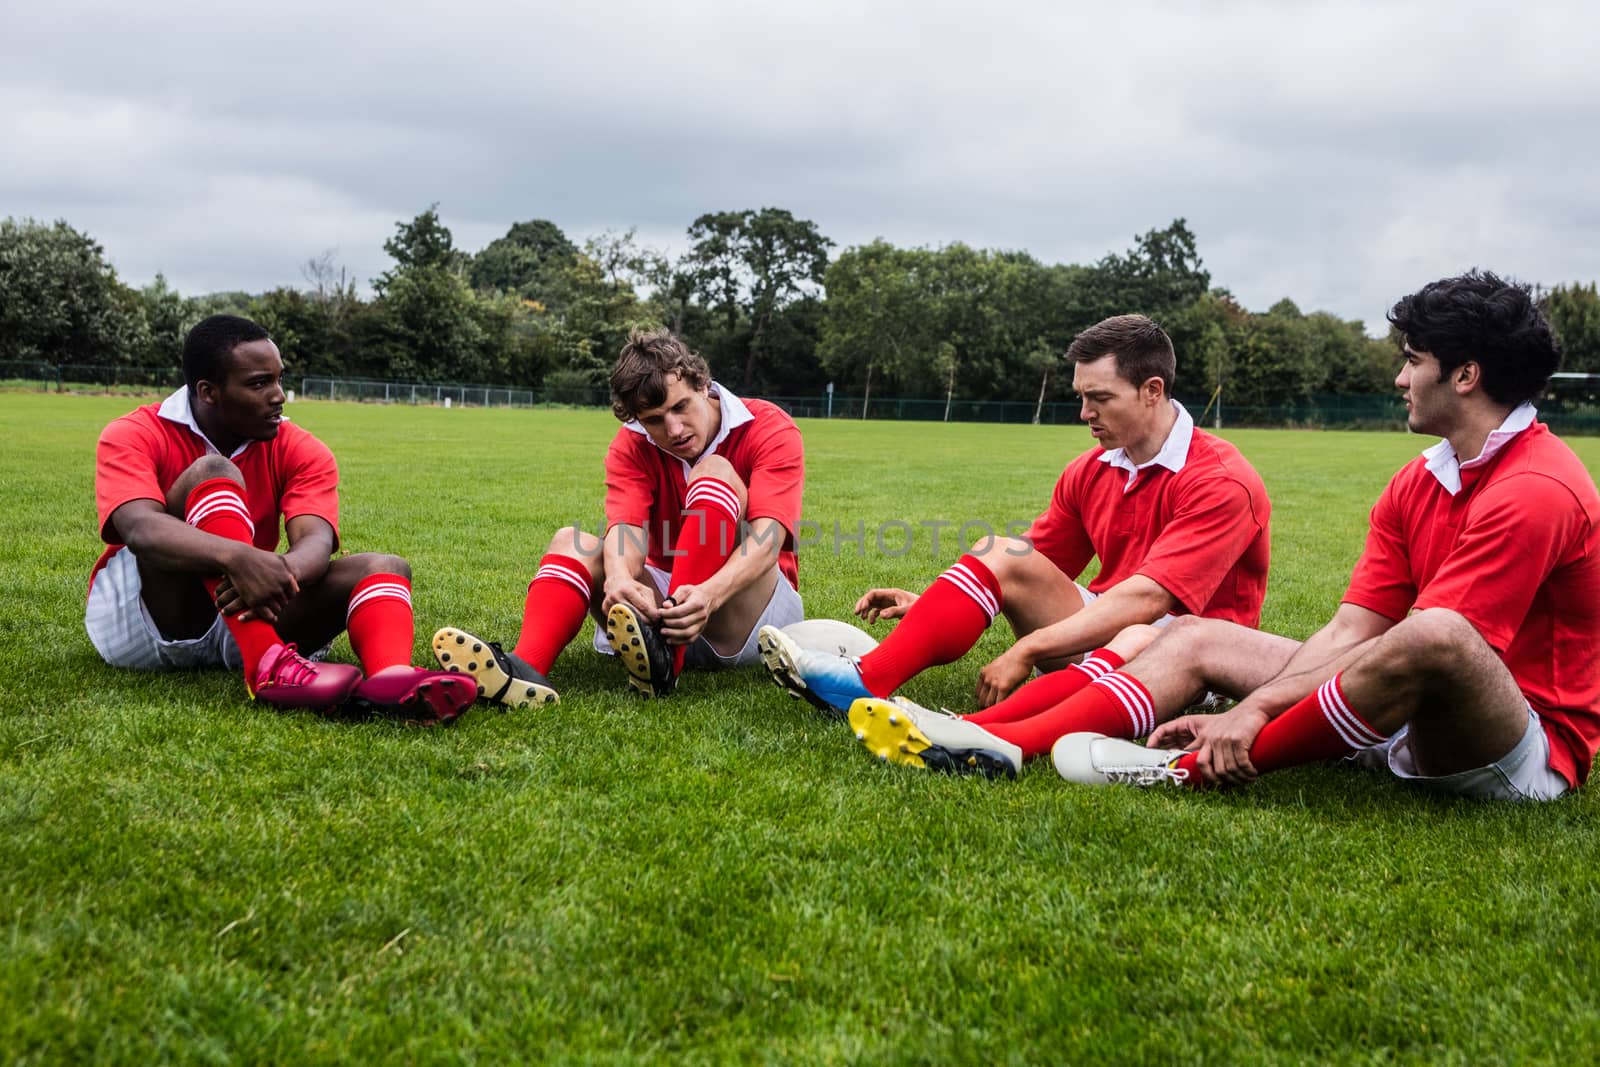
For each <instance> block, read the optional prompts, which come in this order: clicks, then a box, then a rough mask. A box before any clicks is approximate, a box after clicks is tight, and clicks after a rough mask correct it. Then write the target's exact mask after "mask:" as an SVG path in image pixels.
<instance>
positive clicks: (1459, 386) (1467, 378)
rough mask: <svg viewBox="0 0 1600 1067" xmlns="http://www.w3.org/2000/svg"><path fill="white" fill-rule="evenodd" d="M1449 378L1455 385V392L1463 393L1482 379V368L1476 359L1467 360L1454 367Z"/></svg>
mask: <svg viewBox="0 0 1600 1067" xmlns="http://www.w3.org/2000/svg"><path fill="white" fill-rule="evenodd" d="M1451 378H1452V381H1453V383H1454V385H1455V387H1456V392H1458V393H1465V392H1468V391H1469V390H1471V389H1472V388H1473V387H1474V386H1476V385H1477V384H1478V383H1479V382H1480V381H1481V380H1482V379H1483V368H1482V367H1480V366H1479V365H1478V364H1477V362H1476V361H1474V360H1468V361H1467V362H1465V363H1463V364H1461V366H1459V367H1457V368H1456V369H1455V373H1454V374H1453V375H1452V376H1451Z"/></svg>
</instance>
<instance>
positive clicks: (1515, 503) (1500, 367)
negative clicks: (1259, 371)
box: [1054, 272, 1600, 800]
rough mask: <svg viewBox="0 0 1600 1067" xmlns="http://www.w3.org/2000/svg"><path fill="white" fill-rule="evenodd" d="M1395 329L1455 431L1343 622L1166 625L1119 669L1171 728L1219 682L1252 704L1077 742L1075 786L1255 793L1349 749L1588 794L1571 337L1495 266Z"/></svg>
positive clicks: (1594, 552)
mask: <svg viewBox="0 0 1600 1067" xmlns="http://www.w3.org/2000/svg"><path fill="white" fill-rule="evenodd" d="M1389 321H1390V322H1392V323H1393V324H1394V325H1395V327H1396V328H1397V329H1398V330H1399V331H1400V332H1401V333H1402V334H1403V335H1404V336H1405V348H1404V353H1403V354H1404V357H1405V362H1404V363H1403V364H1402V365H1401V368H1400V373H1399V376H1398V377H1397V378H1396V379H1395V385H1396V386H1397V387H1398V388H1400V389H1401V390H1402V392H1403V393H1404V395H1405V401H1406V409H1407V412H1408V415H1407V424H1408V425H1409V426H1410V428H1411V429H1412V430H1413V431H1414V432H1416V433H1423V434H1430V435H1433V434H1437V435H1438V436H1439V437H1440V438H1442V440H1440V441H1439V442H1438V443H1437V444H1435V445H1433V446H1431V447H1429V448H1428V449H1426V450H1425V451H1424V452H1423V453H1422V455H1421V456H1420V457H1418V458H1417V459H1414V460H1412V461H1411V462H1410V463H1408V464H1407V465H1406V466H1405V467H1403V468H1401V470H1400V472H1399V473H1398V474H1396V475H1395V476H1394V478H1393V479H1391V480H1390V482H1389V485H1388V487H1387V488H1385V489H1384V491H1383V493H1382V495H1381V496H1379V498H1378V502H1377V504H1376V505H1374V506H1373V509H1372V515H1371V520H1370V526H1369V532H1368V534H1367V543H1366V550H1365V551H1364V552H1363V553H1362V556H1361V559H1360V561H1359V562H1358V563H1357V564H1356V568H1355V573H1354V575H1353V576H1352V577H1351V579H1350V585H1349V587H1348V589H1347V590H1346V591H1345V594H1344V601H1343V603H1341V604H1340V605H1339V608H1338V610H1337V611H1335V612H1334V615H1333V618H1332V620H1331V621H1330V622H1328V624H1327V625H1326V626H1324V627H1323V628H1322V629H1320V630H1318V631H1317V632H1316V633H1314V634H1312V635H1311V637H1309V638H1308V639H1307V640H1306V641H1305V642H1304V643H1300V642H1296V641H1291V640H1289V639H1288V638H1284V637H1275V636H1273V635H1271V634H1263V633H1257V632H1255V631H1252V630H1246V629H1243V628H1241V627H1238V626H1232V625H1229V624H1228V623H1225V622H1219V621H1214V620H1208V619H1196V620H1188V621H1187V625H1181V626H1173V627H1171V628H1169V629H1168V630H1167V631H1166V632H1165V633H1163V634H1162V635H1161V636H1160V637H1159V638H1157V640H1156V641H1155V642H1154V643H1153V644H1151V645H1150V646H1149V648H1148V649H1146V651H1145V652H1144V653H1143V654H1141V655H1139V656H1138V657H1136V658H1135V659H1134V660H1133V661H1132V662H1131V663H1129V664H1128V665H1127V666H1126V667H1125V668H1124V669H1123V672H1122V673H1123V674H1124V675H1125V676H1126V677H1127V678H1128V679H1129V684H1132V685H1136V686H1138V687H1139V689H1140V690H1141V691H1144V692H1147V693H1148V695H1149V699H1150V700H1151V702H1152V704H1153V706H1154V709H1155V714H1156V717H1157V719H1166V718H1169V717H1170V716H1172V715H1175V714H1176V713H1177V711H1178V710H1179V709H1181V708H1182V707H1183V705H1184V703H1185V701H1187V699H1188V698H1189V697H1190V696H1191V695H1192V694H1193V693H1195V692H1196V691H1198V690H1200V689H1201V688H1211V689H1215V690H1219V691H1221V692H1225V693H1228V694H1230V695H1233V696H1237V697H1240V698H1241V699H1240V701H1239V703H1238V704H1237V705H1236V706H1235V707H1233V708H1232V709H1231V710H1229V711H1227V712H1225V713H1224V714H1221V715H1190V716H1184V717H1182V718H1177V719H1174V720H1173V721H1170V722H1167V723H1165V724H1164V725H1162V726H1161V727H1160V728H1159V729H1157V730H1155V732H1154V733H1153V734H1152V735H1151V737H1150V741H1149V745H1150V747H1145V746H1141V745H1136V744H1133V743H1132V742H1129V741H1123V740H1118V739H1111V738H1103V737H1099V736H1097V735H1096V734H1095V733H1092V732H1086V733H1078V734H1073V735H1069V736H1067V737H1064V738H1062V739H1061V740H1060V741H1059V742H1057V744H1056V746H1055V749H1054V759H1055V764H1056V768H1057V770H1059V771H1060V772H1061V774H1062V776H1063V777H1065V778H1067V779H1068V780H1069V781H1074V782H1082V783H1086V784H1103V783H1106V782H1128V783H1131V784H1137V785H1153V784H1157V783H1162V782H1166V783H1173V784H1182V785H1188V786H1206V785H1213V784H1226V785H1238V784H1242V783H1245V782H1248V781H1250V780H1252V779H1254V778H1255V777H1256V776H1257V775H1259V774H1263V773H1266V772H1269V771H1275V770H1278V769H1280V768H1284V767H1293V766H1297V765H1299V764H1304V763H1311V762H1315V761H1320V760H1328V759H1335V758H1340V757H1343V758H1346V759H1348V760H1350V761H1351V762H1354V763H1356V764H1358V765H1361V766H1366V767H1371V768H1373V769H1378V770H1383V769H1387V771H1388V772H1389V773H1391V774H1393V775H1395V776H1396V777H1398V778H1400V779H1403V780H1408V781H1414V782H1417V783H1419V784H1421V785H1423V786H1425V787H1428V788H1432V789H1435V790H1439V791H1442V792H1446V793H1453V794H1459V795H1464V796H1473V797H1487V798H1497V799H1507V800H1552V799H1555V798H1557V797H1560V796H1563V795H1565V794H1567V793H1568V792H1571V791H1572V790H1574V789H1576V788H1577V787H1578V786H1579V785H1581V784H1582V783H1583V781H1584V779H1585V778H1586V777H1587V776H1588V774H1589V770H1590V768H1591V766H1592V765H1593V762H1594V756H1595V751H1596V748H1597V746H1600V493H1597V492H1596V490H1595V484H1594V480H1593V479H1592V478H1591V477H1590V476H1589V472H1588V471H1587V470H1586V469H1585V467H1584V465H1583V463H1582V462H1581V461H1580V460H1579V459H1578V457H1577V456H1575V455H1573V453H1572V450H1571V449H1569V448H1568V447H1567V446H1566V445H1565V444H1564V443H1563V442H1562V441H1561V440H1560V439H1558V438H1557V437H1556V436H1555V435H1554V434H1552V433H1551V432H1550V430H1549V429H1548V428H1547V427H1546V426H1545V425H1544V424H1543V423H1540V422H1538V421H1537V413H1536V412H1535V410H1534V408H1533V401H1534V399H1535V398H1537V397H1538V396H1539V394H1540V393H1541V392H1543V390H1544V387H1545V383H1546V382H1547V381H1548V380H1549V378H1550V375H1551V374H1552V373H1553V372H1554V371H1555V370H1556V368H1557V366H1558V365H1559V363H1560V351H1559V348H1558V347H1557V344H1556V340H1555V338H1554V336H1553V335H1552V332H1551V329H1550V326H1549V324H1548V322H1546V320H1545V317H1544V315H1543V313H1542V312H1541V311H1540V310H1539V307H1538V304H1537V303H1536V302H1535V300H1534V297H1533V294H1532V293H1530V292H1529V291H1528V289H1527V287H1525V286H1521V285H1513V284H1508V283H1506V282H1503V281H1501V280H1500V279H1499V278H1497V277H1495V276H1494V275H1493V274H1489V273H1478V272H1472V273H1469V274H1466V275H1463V276H1460V277H1456V278H1447V279H1444V280H1443V281H1438V282H1434V283H1433V284H1431V285H1428V286H1425V287H1424V288H1423V289H1421V290H1420V291H1419V292H1417V293H1414V294H1412V295H1411V296H1408V297H1405V298H1403V299H1401V300H1400V301H1399V302H1398V303H1397V304H1395V306H1394V308H1393V309H1392V310H1391V311H1390V313H1389ZM1164 746H1184V748H1182V749H1180V748H1176V747H1173V748H1166V747H1164Z"/></svg>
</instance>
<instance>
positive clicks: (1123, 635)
mask: <svg viewBox="0 0 1600 1067" xmlns="http://www.w3.org/2000/svg"><path fill="white" fill-rule="evenodd" d="M1160 636H1161V627H1159V626H1150V625H1147V624H1143V623H1141V624H1140V625H1138V626H1128V627H1125V628H1123V629H1122V630H1120V631H1118V633H1117V636H1115V637H1113V638H1112V639H1111V640H1110V641H1107V642H1106V647H1107V648H1109V649H1110V650H1111V651H1113V652H1115V653H1116V654H1117V655H1118V656H1120V657H1122V661H1123V662H1124V663H1126V662H1127V661H1129V660H1131V659H1133V657H1135V656H1137V655H1139V653H1141V652H1143V651H1144V650H1145V649H1147V648H1149V647H1150V646H1151V645H1153V644H1155V640H1156V638H1158V637H1160Z"/></svg>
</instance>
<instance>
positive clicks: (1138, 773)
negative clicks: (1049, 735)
mask: <svg viewBox="0 0 1600 1067" xmlns="http://www.w3.org/2000/svg"><path fill="white" fill-rule="evenodd" d="M1183 755H1184V752H1183V750H1182V749H1176V748H1146V747H1145V746H1144V745H1141V744H1139V743H1138V742H1137V741H1126V740H1123V739H1122V738H1120V737H1107V736H1106V735H1105V734H1094V733H1076V734H1067V735H1066V736H1064V737H1062V738H1061V739H1059V740H1058V741H1056V743H1055V745H1054V746H1053V747H1052V748H1051V749H1050V761H1051V762H1052V763H1054V764H1055V765H1056V773H1058V774H1060V775H1061V777H1063V778H1065V779H1066V780H1067V781H1069V782H1076V783H1078V784H1079V785H1110V784H1112V783H1113V782H1120V783H1123V784H1125V785H1136V786H1143V787H1148V786H1153V785H1186V784H1188V781H1189V772H1188V771H1187V770H1185V769H1181V768H1179V767H1176V766H1174V764H1176V763H1177V762H1178V759H1179V757H1181V756H1183Z"/></svg>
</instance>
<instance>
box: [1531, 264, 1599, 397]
mask: <svg viewBox="0 0 1600 1067" xmlns="http://www.w3.org/2000/svg"><path fill="white" fill-rule="evenodd" d="M1543 306H1544V313H1545V314H1546V315H1547V316H1549V318H1550V325H1551V326H1553V327H1554V328H1555V331H1556V336H1557V337H1559V338H1560V339H1561V347H1562V349H1563V350H1564V351H1565V352H1566V358H1565V359H1564V360H1563V361H1562V365H1561V369H1562V370H1564V371H1571V372H1574V373H1578V374H1600V292H1597V291H1596V288H1595V283H1594V282H1590V283H1589V284H1588V285H1580V284H1573V285H1558V286H1556V287H1555V288H1554V289H1551V290H1550V291H1549V292H1548V293H1546V294H1545V295H1544V299H1543Z"/></svg>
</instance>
